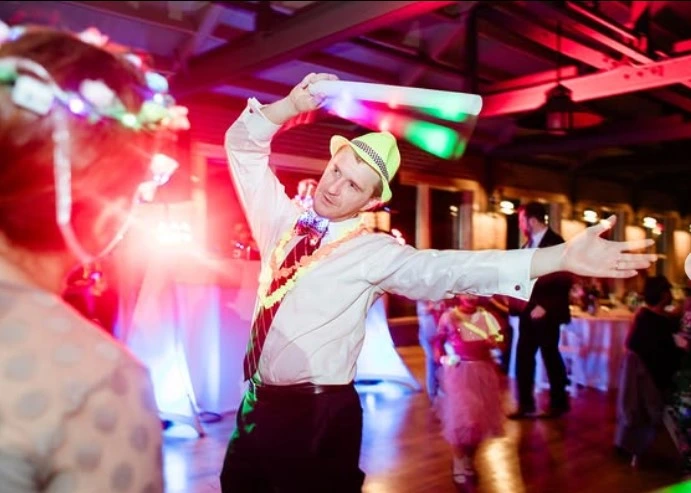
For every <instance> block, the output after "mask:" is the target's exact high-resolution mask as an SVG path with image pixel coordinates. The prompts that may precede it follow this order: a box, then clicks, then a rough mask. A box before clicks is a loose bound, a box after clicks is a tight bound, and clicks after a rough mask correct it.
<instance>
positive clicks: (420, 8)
mask: <svg viewBox="0 0 691 493" xmlns="http://www.w3.org/2000/svg"><path fill="white" fill-rule="evenodd" d="M453 3H454V2H448V1H447V2H413V1H410V2H401V1H398V2H363V1H360V2H357V1H350V2H320V3H317V4H315V5H314V8H308V9H306V10H305V11H304V12H299V13H297V14H296V15H294V16H292V17H289V18H288V19H285V20H284V21H283V22H281V23H280V24H278V25H276V27H275V28H274V29H272V31H271V32H267V33H254V34H252V35H249V36H247V37H246V38H243V39H240V40H238V41H237V42H234V43H230V44H226V45H225V46H222V47H220V48H218V49H215V50H211V51H209V52H207V53H204V54H202V55H199V56H198V57H194V58H192V59H191V60H190V63H189V66H190V74H189V75H184V74H181V76H180V77H175V78H174V79H173V81H172V83H171V88H172V91H173V93H174V94H178V95H184V94H189V93H192V92H197V91H203V90H206V89H210V88H213V87H214V86H216V85H218V84H220V83H223V82H227V81H229V80H232V79H233V78H235V77H240V76H245V75H248V74H251V73H253V72H256V71H259V70H263V69H266V68H269V67H271V66H273V65H276V64H278V63H282V62H285V61H288V60H292V59H296V58H300V57H301V56H303V55H305V54H307V53H312V52H315V51H319V50H321V49H323V48H325V47H327V46H329V45H331V44H333V43H336V42H339V41H343V40H347V39H350V38H352V37H356V36H360V35H362V34H365V33H367V32H370V31H373V30H375V29H378V28H380V27H383V26H386V25H389V24H393V23H396V22H400V21H403V20H405V19H409V18H411V17H415V16H420V15H422V14H424V13H426V12H430V11H433V10H437V9H440V8H442V7H444V6H446V5H450V4H453Z"/></svg>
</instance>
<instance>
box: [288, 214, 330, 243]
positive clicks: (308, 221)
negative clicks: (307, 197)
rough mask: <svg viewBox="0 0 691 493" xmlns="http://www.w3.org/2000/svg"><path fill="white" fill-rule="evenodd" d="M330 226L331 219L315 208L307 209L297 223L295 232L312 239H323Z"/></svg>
mask: <svg viewBox="0 0 691 493" xmlns="http://www.w3.org/2000/svg"><path fill="white" fill-rule="evenodd" d="M328 227H329V220H328V219H324V218H323V217H320V216H318V215H317V213H316V212H314V210H313V209H307V210H306V211H304V212H303V213H302V214H300V217H298V220H297V223H296V224H295V232H296V233H297V234H298V235H300V236H303V235H307V236H309V238H310V240H312V241H313V242H314V241H317V240H321V239H322V237H323V236H324V234H325V233H326V230H327V229H328Z"/></svg>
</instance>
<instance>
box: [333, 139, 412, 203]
mask: <svg viewBox="0 0 691 493" xmlns="http://www.w3.org/2000/svg"><path fill="white" fill-rule="evenodd" d="M345 145H349V146H350V147H351V148H352V149H353V151H355V153H356V154H357V155H358V156H359V157H360V159H362V160H363V161H364V162H366V163H367V164H368V165H369V166H370V167H371V168H372V169H373V170H374V171H376V172H377V174H378V175H379V177H380V178H381V181H382V185H383V188H382V195H381V200H382V202H388V201H389V200H391V187H390V186H389V183H390V182H391V180H392V179H393V177H394V176H395V175H396V172H397V171H398V168H399V166H400V165H401V153H400V151H399V150H398V144H397V143H396V137H394V136H393V134H391V133H390V132H372V133H369V134H365V135H363V136H361V137H357V138H355V139H353V140H348V139H346V138H345V137H342V136H340V135H334V136H333V137H331V146H330V148H331V155H332V156H333V155H334V154H336V153H337V152H338V151H339V149H341V148H342V147H343V146H345Z"/></svg>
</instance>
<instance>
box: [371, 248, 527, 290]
mask: <svg viewBox="0 0 691 493" xmlns="http://www.w3.org/2000/svg"><path fill="white" fill-rule="evenodd" d="M377 236H379V237H380V238H381V239H377V240H373V241H372V243H376V246H374V247H373V248H371V251H370V252H369V253H368V254H367V256H366V258H367V261H365V262H363V263H362V264H361V266H362V268H364V269H366V270H365V272H364V275H365V278H366V279H367V280H368V281H369V282H370V283H371V284H374V285H376V286H378V287H379V288H380V289H381V290H382V291H386V292H389V293H393V294H398V295H401V296H405V297H407V298H410V299H414V300H415V299H432V300H440V299H444V298H451V297H453V296H454V295H456V294H460V293H472V294H477V295H481V296H490V295H493V294H501V295H507V296H512V297H514V298H519V299H523V300H528V299H530V295H531V293H532V290H533V287H534V285H535V279H531V278H530V268H531V262H532V259H533V255H534V254H535V250H531V249H521V250H508V251H504V250H478V251H463V250H433V249H429V250H417V249H415V248H413V247H412V246H410V245H399V244H398V243H397V242H396V240H395V239H393V238H389V237H387V236H384V235H377Z"/></svg>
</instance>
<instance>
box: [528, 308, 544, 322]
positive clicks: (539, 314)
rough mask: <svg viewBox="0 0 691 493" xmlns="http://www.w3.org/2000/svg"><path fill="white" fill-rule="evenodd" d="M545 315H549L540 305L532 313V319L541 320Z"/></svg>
mask: <svg viewBox="0 0 691 493" xmlns="http://www.w3.org/2000/svg"><path fill="white" fill-rule="evenodd" d="M545 315H547V312H546V311H545V309H544V308H542V307H541V306H540V305H535V308H533V309H532V311H531V312H530V318H532V319H533V320H539V319H541V318H542V317H544V316H545Z"/></svg>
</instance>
